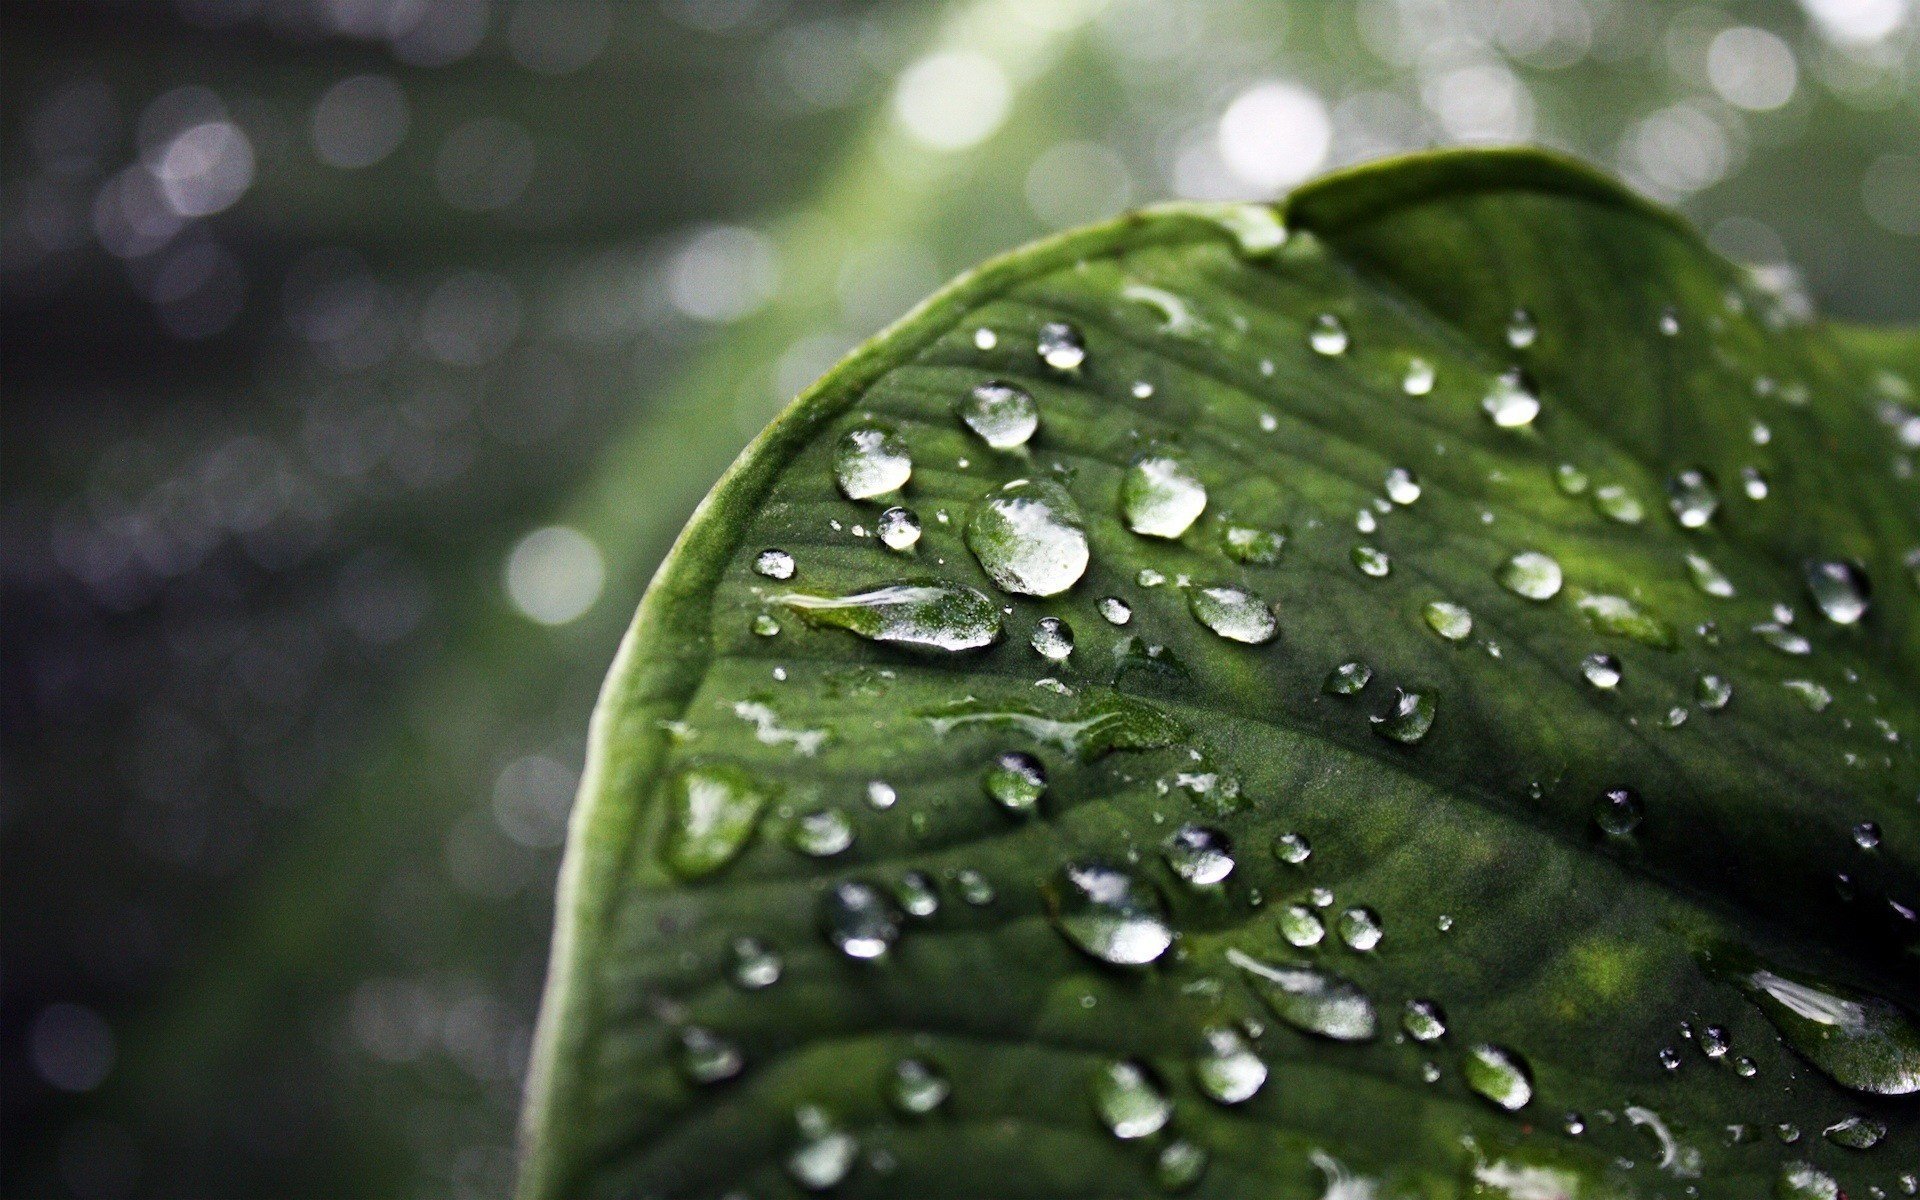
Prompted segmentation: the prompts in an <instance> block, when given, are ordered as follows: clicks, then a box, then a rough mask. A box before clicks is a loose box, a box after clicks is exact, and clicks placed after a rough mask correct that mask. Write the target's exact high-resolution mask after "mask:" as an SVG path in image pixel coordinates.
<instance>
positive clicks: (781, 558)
mask: <svg viewBox="0 0 1920 1200" xmlns="http://www.w3.org/2000/svg"><path fill="white" fill-rule="evenodd" d="M753 569H754V570H755V571H758V572H759V573H760V574H762V575H765V576H766V577H767V578H768V579H792V578H793V555H791V554H788V553H787V552H786V551H785V550H762V551H761V552H760V553H758V554H756V555H754V558H753Z"/></svg>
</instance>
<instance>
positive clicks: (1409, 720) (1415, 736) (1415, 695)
mask: <svg viewBox="0 0 1920 1200" xmlns="http://www.w3.org/2000/svg"><path fill="white" fill-rule="evenodd" d="M1434 707H1435V706H1434V702H1433V697H1432V696H1430V695H1428V694H1427V693H1425V692H1410V691H1408V690H1407V689H1405V688H1395V689H1394V690H1393V705H1392V706H1391V707H1390V708H1388V709H1387V711H1386V712H1383V713H1379V714H1376V715H1374V716H1371V717H1368V718H1367V720H1368V721H1370V722H1372V724H1373V731H1374V732H1375V733H1377V734H1379V735H1380V736H1381V737H1383V738H1386V739H1387V740H1388V741H1393V742H1399V743H1400V744H1401V745H1404V746H1411V745H1413V744H1414V743H1416V742H1418V741H1419V740H1420V739H1421V738H1424V737H1426V736H1427V731H1428V730H1430V729H1432V728H1433V716H1434Z"/></svg>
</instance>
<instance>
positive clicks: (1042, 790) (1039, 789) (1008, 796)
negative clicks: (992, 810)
mask: <svg viewBox="0 0 1920 1200" xmlns="http://www.w3.org/2000/svg"><path fill="white" fill-rule="evenodd" d="M981 782H982V785H983V786H984V787H985V788H986V789H987V795H989V796H991V797H993V799H994V801H995V802H996V803H997V804H999V805H1000V807H1002V808H1004V809H1006V810H1007V811H1008V812H1012V813H1030V812H1032V811H1033V810H1034V808H1035V806H1037V805H1038V804H1039V803H1040V797H1042V796H1044V795H1046V794H1047V769H1046V768H1045V767H1043V766H1041V765H1040V760H1039V759H1037V758H1035V757H1034V756H1033V755H1031V754H1024V753H1022V752H1020V751H1018V750H1009V751H1007V752H1006V753H1005V754H1002V755H1001V756H1000V757H998V758H996V759H994V760H993V765H992V766H991V767H988V768H987V773H986V775H985V776H984V777H983V779H982V781H981Z"/></svg>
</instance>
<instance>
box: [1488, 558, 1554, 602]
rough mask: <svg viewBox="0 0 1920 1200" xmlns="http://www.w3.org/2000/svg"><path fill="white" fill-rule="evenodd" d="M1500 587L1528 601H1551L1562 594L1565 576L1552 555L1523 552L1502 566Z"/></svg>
mask: <svg viewBox="0 0 1920 1200" xmlns="http://www.w3.org/2000/svg"><path fill="white" fill-rule="evenodd" d="M1499 580H1500V586H1501V587H1503V588H1506V589H1507V590H1508V591H1510V592H1512V593H1513V594H1514V595H1516V596H1523V597H1525V598H1526V599H1528V600H1551V599H1553V598H1554V597H1555V596H1557V595H1559V594H1560V585H1561V583H1562V582H1563V581H1564V576H1562V574H1561V573H1560V564H1559V563H1557V562H1555V561H1554V560H1553V558H1552V556H1551V555H1547V554H1542V553H1541V552H1540V551H1538V550H1522V551H1521V552H1520V553H1518V554H1516V555H1514V556H1513V557H1512V558H1509V559H1508V560H1507V561H1506V562H1505V563H1503V564H1501V567H1500V572H1499Z"/></svg>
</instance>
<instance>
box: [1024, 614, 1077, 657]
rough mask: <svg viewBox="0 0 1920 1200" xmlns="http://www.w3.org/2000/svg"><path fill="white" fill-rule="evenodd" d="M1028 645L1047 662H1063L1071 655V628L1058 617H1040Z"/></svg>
mask: <svg viewBox="0 0 1920 1200" xmlns="http://www.w3.org/2000/svg"><path fill="white" fill-rule="evenodd" d="M1029 644H1030V645H1031V646H1032V647H1033V652H1034V653H1035V654H1038V655H1039V656H1040V657H1041V658H1044V659H1046V660H1047V661H1048V662H1065V661H1067V659H1068V658H1069V657H1071V656H1072V654H1073V626H1071V625H1069V624H1067V623H1066V622H1065V621H1062V620H1061V619H1060V618H1059V617H1041V618H1040V620H1039V622H1038V623H1036V624H1035V625H1034V627H1033V637H1032V639H1031V640H1030V642H1029Z"/></svg>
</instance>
